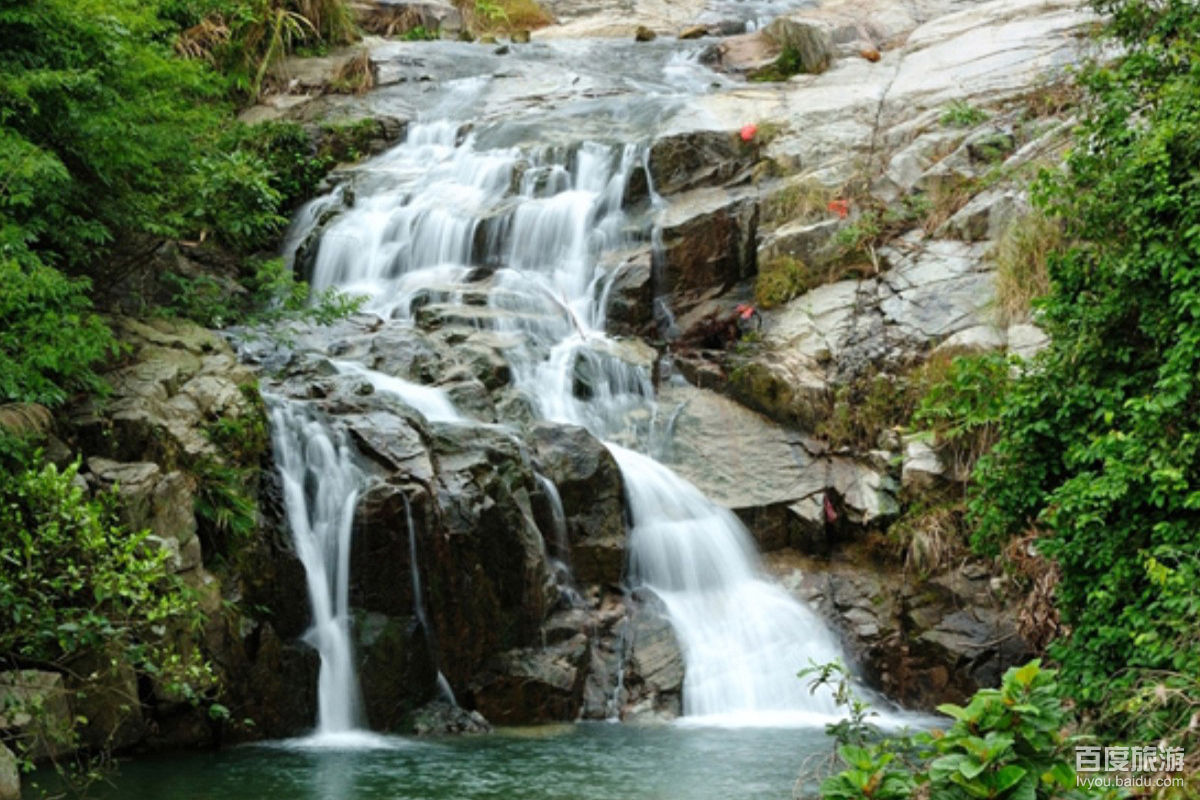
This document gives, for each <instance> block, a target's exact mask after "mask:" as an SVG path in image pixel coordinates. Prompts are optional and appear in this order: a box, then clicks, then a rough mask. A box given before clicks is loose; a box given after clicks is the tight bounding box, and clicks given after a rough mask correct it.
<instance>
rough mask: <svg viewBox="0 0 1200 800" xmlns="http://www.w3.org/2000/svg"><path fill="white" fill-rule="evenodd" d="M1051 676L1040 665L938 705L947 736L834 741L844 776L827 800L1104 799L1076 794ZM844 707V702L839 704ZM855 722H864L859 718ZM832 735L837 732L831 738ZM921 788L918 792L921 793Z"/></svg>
mask: <svg viewBox="0 0 1200 800" xmlns="http://www.w3.org/2000/svg"><path fill="white" fill-rule="evenodd" d="M1058 694H1059V688H1058V686H1057V684H1056V682H1055V673H1054V671H1053V670H1044V669H1042V668H1041V664H1040V662H1038V661H1032V662H1030V663H1029V664H1026V665H1025V666H1023V667H1019V668H1017V667H1014V668H1012V669H1010V670H1008V672H1006V673H1005V674H1004V678H1003V681H1002V683H1001V686H1000V688H998V689H981V690H979V691H978V692H976V693H975V695H974V697H972V698H971V700H970V702H969V703H967V705H966V707H960V706H956V705H949V704H948V705H942V706H939V707H938V711H941V712H942V713H943V714H946V715H947V716H949V717H951V718H952V719H953V723H952V724H951V726H950V728H949V729H947V730H946V731H940V730H934V731H932V732H929V733H918V734H916V735H913V736H896V737H891V738H883V739H876V740H874V741H863V742H861V743H858V744H855V743H851V742H849V741H846V737H845V736H842V737H839V741H840V742H841V746H840V747H839V748H838V756H839V758H840V759H841V761H842V763H843V764H844V766H845V769H844V770H842V771H841V772H839V773H838V774H836V775H833V776H831V777H829V778H827V779H826V780H825V781H824V782H823V783H822V784H821V796H822V797H823V798H826V800H901V799H902V798H905V799H906V798H911V797H913V796H916V795H917V794H918V792H921V796H923V797H928V798H929V800H970V799H971V798H991V799H992V800H1051V799H1052V798H1053V799H1054V800H1067V799H1068V798H1084V797H1099V796H1103V795H1102V794H1100V793H1099V791H1098V790H1093V789H1080V788H1077V787H1076V778H1075V770H1074V768H1073V767H1072V766H1071V762H1070V761H1069V752H1070V746H1071V745H1072V743H1073V740H1071V739H1069V738H1068V737H1066V736H1064V735H1063V733H1062V730H1063V728H1064V726H1065V725H1066V723H1067V719H1068V718H1067V714H1066V712H1065V710H1064V709H1063V707H1062V704H1061V701H1060V700H1059V697H1058ZM839 700H840V702H842V703H843V704H845V702H846V701H845V698H839ZM852 716H853V714H852ZM858 716H859V717H860V718H861V712H859V714H858ZM832 733H834V734H835V735H836V734H837V732H836V731H833V732H832ZM919 787H920V788H919Z"/></svg>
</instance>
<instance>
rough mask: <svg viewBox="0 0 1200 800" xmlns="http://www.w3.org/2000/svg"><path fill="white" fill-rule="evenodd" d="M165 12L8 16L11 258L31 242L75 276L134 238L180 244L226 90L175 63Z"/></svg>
mask: <svg viewBox="0 0 1200 800" xmlns="http://www.w3.org/2000/svg"><path fill="white" fill-rule="evenodd" d="M154 12H155V4H154V3H145V4H142V3H130V2H119V1H118V0H84V1H83V2H78V1H77V0H37V2H34V1H33V0H14V2H11V3H7V4H5V6H4V8H3V9H0V169H2V170H3V173H0V211H2V212H3V215H4V221H3V223H2V225H0V227H2V228H3V229H4V230H5V235H4V237H3V243H4V245H5V246H6V247H9V246H12V245H13V244H14V242H18V241H20V242H23V243H24V244H25V246H27V247H28V248H29V249H30V250H32V251H34V252H36V253H39V254H42V255H43V256H44V257H46V260H48V261H49V262H51V263H52V264H53V265H54V266H56V267H57V266H61V267H66V268H68V269H71V270H75V269H84V268H87V267H94V266H96V265H97V264H98V263H99V262H100V260H101V258H102V256H103V248H104V247H105V246H107V245H109V244H111V243H112V242H114V241H115V240H116V239H117V238H118V236H119V235H120V234H121V233H123V232H135V233H143V234H146V233H148V234H152V235H162V234H172V233H177V232H179V226H180V223H181V218H180V214H179V210H180V207H181V205H184V204H186V200H187V197H186V192H182V191H181V189H182V188H183V186H184V184H185V181H184V180H183V178H184V177H185V176H187V175H188V174H189V173H190V172H191V169H192V164H193V161H194V159H195V156H196V154H197V150H198V147H199V146H200V143H201V139H202V137H203V136H204V134H205V132H206V131H208V130H211V128H212V127H213V125H214V124H215V123H216V122H217V120H218V119H219V118H220V109H219V108H217V107H216V106H214V105H213V103H212V102H211V101H213V100H214V99H215V98H216V97H217V95H218V94H219V92H220V84H219V82H218V81H217V80H216V79H215V76H214V75H213V74H212V73H211V71H210V70H207V69H205V68H204V66H203V65H201V64H196V63H189V62H185V61H181V60H179V59H177V58H174V57H173V55H172V53H171V50H170V48H169V47H168V46H167V45H165V44H164V43H163V42H162V37H163V35H164V34H165V33H166V32H167V29H166V28H165V26H164V24H163V23H162V22H161V20H159V19H158V18H157V16H156V15H155V13H154ZM8 255H11V253H10V254H8Z"/></svg>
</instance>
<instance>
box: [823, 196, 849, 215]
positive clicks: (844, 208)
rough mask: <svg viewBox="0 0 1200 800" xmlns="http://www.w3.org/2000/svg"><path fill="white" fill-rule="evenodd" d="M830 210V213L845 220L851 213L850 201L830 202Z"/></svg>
mask: <svg viewBox="0 0 1200 800" xmlns="http://www.w3.org/2000/svg"><path fill="white" fill-rule="evenodd" d="M828 208H829V210H830V211H832V212H833V213H835V214H837V215H838V216H839V217H840V218H841V219H845V218H846V215H848V214H849V213H850V201H849V200H830V201H829V206H828Z"/></svg>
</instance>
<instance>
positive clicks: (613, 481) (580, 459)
mask: <svg viewBox="0 0 1200 800" xmlns="http://www.w3.org/2000/svg"><path fill="white" fill-rule="evenodd" d="M530 442H531V444H532V445H533V448H534V458H535V460H536V462H537V464H538V466H539V468H540V470H541V471H542V473H543V474H544V475H545V476H546V477H547V478H548V479H549V480H551V481H552V482H553V483H554V485H555V487H556V488H557V491H558V494H559V497H560V499H561V502H562V507H563V509H564V511H565V516H566V520H565V522H566V525H567V536H568V540H569V542H570V550H571V552H570V556H571V564H570V566H571V568H572V570H573V572H574V575H575V578H576V580H578V581H579V582H581V583H585V584H587V583H604V584H609V585H613V586H615V585H617V584H619V583H620V582H621V575H622V573H623V572H624V569H625V520H624V516H623V511H622V484H621V471H620V469H619V468H618V467H617V462H616V461H615V460H614V459H613V457H612V454H611V453H610V452H609V451H608V448H606V447H605V446H604V445H603V444H601V443H600V442H599V441H597V440H596V438H595V437H593V436H592V435H591V434H590V433H588V432H587V430H585V429H584V428H581V427H578V426H574V425H558V424H555V423H549V422H541V423H538V424H536V425H535V426H534V427H533V429H532V430H531V431H530ZM544 527H546V526H544Z"/></svg>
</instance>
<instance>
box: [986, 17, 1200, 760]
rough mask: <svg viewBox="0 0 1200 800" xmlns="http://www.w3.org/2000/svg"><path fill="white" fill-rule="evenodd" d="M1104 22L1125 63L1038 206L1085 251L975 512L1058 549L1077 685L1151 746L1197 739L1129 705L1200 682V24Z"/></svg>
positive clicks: (1055, 264)
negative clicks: (1034, 533) (1199, 575)
mask: <svg viewBox="0 0 1200 800" xmlns="http://www.w3.org/2000/svg"><path fill="white" fill-rule="evenodd" d="M1097 7H1098V8H1099V9H1100V10H1101V11H1103V12H1105V13H1107V14H1110V15H1111V22H1110V24H1109V31H1110V32H1111V34H1112V35H1114V36H1115V37H1116V39H1117V43H1118V44H1119V45H1120V49H1121V52H1122V54H1123V55H1122V57H1121V58H1120V59H1118V60H1116V61H1115V62H1113V63H1110V64H1106V65H1094V66H1092V67H1090V68H1089V69H1087V70H1085V71H1084V72H1083V73H1082V74H1081V76H1080V80H1081V82H1082V85H1083V86H1084V87H1085V89H1086V92H1087V96H1086V97H1085V99H1084V101H1083V103H1082V106H1081V110H1080V115H1081V120H1080V125H1079V129H1078V131H1077V141H1078V143H1079V145H1078V146H1077V147H1076V148H1075V149H1074V150H1073V151H1071V153H1070V156H1069V159H1068V165H1067V166H1068V168H1067V170H1065V171H1064V172H1063V173H1061V174H1048V175H1046V176H1045V177H1044V178H1043V180H1042V181H1041V182H1040V184H1039V185H1038V187H1037V192H1036V196H1035V199H1036V200H1037V201H1038V202H1039V203H1040V204H1041V205H1042V206H1043V207H1044V208H1053V209H1054V211H1055V214H1056V215H1057V216H1058V217H1059V218H1061V219H1062V220H1063V224H1064V226H1065V230H1064V234H1065V238H1066V240H1067V241H1068V242H1071V244H1070V245H1069V246H1068V247H1066V248H1064V249H1061V250H1058V251H1056V252H1055V253H1053V254H1051V256H1050V258H1049V261H1048V271H1049V277H1050V280H1051V282H1052V284H1053V291H1052V292H1051V294H1050V295H1049V296H1048V297H1047V298H1046V299H1045V300H1043V301H1041V303H1040V304H1039V313H1038V319H1039V323H1040V324H1042V325H1043V326H1044V327H1045V329H1046V330H1047V332H1048V333H1049V334H1050V335H1051V344H1050V346H1049V348H1048V349H1046V350H1045V351H1044V352H1043V353H1042V354H1040V356H1039V357H1038V358H1037V359H1036V360H1035V362H1034V363H1033V365H1032V367H1031V368H1030V369H1028V370H1027V371H1026V372H1025V373H1024V374H1023V375H1022V376H1021V377H1020V378H1019V379H1018V380H1017V381H1016V382H1015V384H1014V385H1013V388H1012V390H1011V391H1010V392H1009V393H1008V396H1007V398H1006V401H1005V405H1004V409H1003V412H1002V415H1001V427H1000V438H999V441H998V442H997V444H996V446H995V448H994V449H993V450H992V453H991V455H990V456H988V457H987V458H985V459H984V460H983V461H982V462H981V463H980V467H979V469H978V470H977V479H978V484H979V488H978V492H977V493H976V495H975V499H974V502H973V506H972V508H973V512H974V517H975V519H976V520H977V522H978V525H979V532H978V534H977V539H976V541H977V543H978V544H979V545H980V546H981V547H983V548H986V549H990V550H996V549H999V548H1000V547H1001V546H1002V545H1003V544H1004V542H1005V541H1007V539H1008V538H1009V537H1010V536H1012V535H1014V534H1017V533H1020V532H1022V531H1024V530H1027V529H1029V528H1035V529H1036V530H1038V531H1040V532H1041V533H1042V538H1041V539H1040V540H1039V542H1038V548H1039V550H1040V551H1041V552H1042V553H1044V554H1045V555H1047V556H1049V557H1051V558H1053V559H1054V560H1055V561H1056V562H1057V564H1058V566H1059V567H1060V569H1061V572H1062V580H1061V582H1060V584H1059V585H1058V587H1057V602H1058V606H1059V609H1060V611H1061V613H1062V615H1063V618H1064V622H1065V623H1066V624H1068V625H1069V626H1070V627H1071V634H1070V636H1069V638H1067V639H1064V640H1062V641H1060V642H1059V643H1058V644H1057V645H1056V646H1055V647H1054V648H1053V650H1052V654H1053V655H1054V657H1055V658H1057V659H1058V660H1059V661H1060V663H1061V667H1062V674H1063V676H1064V678H1065V679H1066V682H1067V683H1068V685H1070V686H1071V687H1072V692H1073V694H1074V695H1075V696H1076V698H1077V699H1078V700H1079V701H1080V702H1081V704H1082V706H1083V707H1084V708H1085V709H1086V710H1089V711H1090V712H1092V713H1098V714H1100V718H1101V722H1102V726H1103V727H1104V728H1105V729H1106V730H1107V732H1109V733H1110V734H1111V733H1117V734H1121V735H1130V736H1137V737H1139V738H1142V739H1146V740H1149V739H1152V738H1154V737H1157V736H1160V735H1167V736H1176V737H1179V736H1186V735H1187V733H1186V730H1185V729H1182V728H1176V729H1174V730H1173V731H1171V730H1164V729H1163V725H1164V724H1168V723H1170V720H1166V719H1162V718H1161V717H1159V716H1158V715H1157V714H1148V715H1147V714H1143V713H1142V712H1143V711H1144V710H1145V707H1144V705H1142V706H1138V704H1136V703H1135V704H1134V705H1135V706H1138V707H1137V708H1131V707H1129V703H1128V701H1129V700H1130V699H1131V698H1132V699H1136V698H1137V697H1138V696H1139V693H1140V691H1141V690H1142V689H1144V688H1145V687H1146V686H1147V685H1154V684H1155V683H1156V682H1157V681H1159V680H1165V678H1168V677H1169V678H1171V680H1172V687H1171V688H1170V689H1167V688H1164V692H1163V694H1169V693H1170V692H1171V691H1174V690H1175V689H1178V688H1179V687H1186V686H1194V685H1195V681H1196V679H1197V677H1198V676H1200V639H1197V637H1196V636H1195V630H1194V625H1195V615H1194V613H1195V612H1194V609H1195V603H1196V595H1197V591H1198V589H1197V584H1196V582H1195V581H1194V580H1193V579H1190V576H1194V574H1195V572H1194V571H1195V565H1194V563H1193V562H1191V561H1190V560H1189V559H1190V556H1191V555H1193V554H1195V553H1196V551H1197V545H1198V539H1197V531H1200V192H1197V191H1196V180H1197V178H1196V165H1197V164H1198V163H1200V16H1197V15H1196V13H1195V4H1194V3H1192V2H1188V1H1187V0H1164V2H1153V3H1151V2H1143V1H1142V0H1103V2H1099V3H1097ZM1131 121H1132V122H1131ZM1185 554H1187V555H1186V556H1185ZM1155 565H1162V566H1165V567H1167V569H1168V570H1169V572H1163V571H1161V570H1160V569H1159V567H1158V566H1155ZM1167 575H1176V576H1181V577H1183V578H1184V579H1183V580H1180V581H1173V580H1167V579H1166V576H1167ZM1180 614H1190V615H1191V616H1190V618H1189V617H1186V616H1184V617H1180V616H1178V615H1180ZM1164 686H1165V683H1164ZM1168 716H1170V715H1168Z"/></svg>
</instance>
